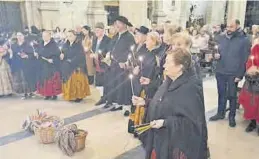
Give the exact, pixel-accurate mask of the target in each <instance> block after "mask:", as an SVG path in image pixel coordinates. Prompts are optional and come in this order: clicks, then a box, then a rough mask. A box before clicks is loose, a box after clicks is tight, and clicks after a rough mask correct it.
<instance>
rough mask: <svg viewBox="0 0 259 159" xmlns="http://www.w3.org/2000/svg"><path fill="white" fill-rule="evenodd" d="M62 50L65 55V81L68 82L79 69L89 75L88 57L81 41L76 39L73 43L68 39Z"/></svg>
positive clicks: (63, 68)
mask: <svg viewBox="0 0 259 159" xmlns="http://www.w3.org/2000/svg"><path fill="white" fill-rule="evenodd" d="M62 51H63V53H64V55H65V57H64V59H63V60H62V64H61V70H62V71H61V72H62V78H63V82H66V81H67V80H68V79H69V77H70V76H71V75H72V73H73V72H74V71H77V70H80V71H81V72H82V73H84V74H85V75H87V69H86V58H85V54H84V50H83V46H82V44H81V42H80V41H77V40H76V41H75V42H74V43H73V44H72V45H70V42H69V41H67V43H65V44H64V46H63V49H62Z"/></svg>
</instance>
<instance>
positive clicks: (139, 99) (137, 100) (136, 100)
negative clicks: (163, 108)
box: [132, 96, 146, 106]
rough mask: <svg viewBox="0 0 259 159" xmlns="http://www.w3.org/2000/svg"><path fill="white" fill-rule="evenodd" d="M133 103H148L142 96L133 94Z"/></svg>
mask: <svg viewBox="0 0 259 159" xmlns="http://www.w3.org/2000/svg"><path fill="white" fill-rule="evenodd" d="M132 104H133V105H135V106H136V105H143V106H144V105H146V101H145V99H143V98H141V97H137V96H132Z"/></svg>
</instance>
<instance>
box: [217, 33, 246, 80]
mask: <svg viewBox="0 0 259 159" xmlns="http://www.w3.org/2000/svg"><path fill="white" fill-rule="evenodd" d="M218 46H219V48H218V49H219V53H220V59H219V60H218V62H217V66H216V72H217V73H221V74H226V75H231V76H235V77H237V78H240V79H242V78H243V76H244V74H245V69H246V67H245V66H246V61H247V58H248V56H249V53H250V46H251V45H250V41H249V39H248V37H247V36H246V35H245V34H244V33H243V32H242V31H239V30H237V31H236V32H234V33H233V34H232V35H226V34H224V35H221V36H220V37H219V39H218Z"/></svg>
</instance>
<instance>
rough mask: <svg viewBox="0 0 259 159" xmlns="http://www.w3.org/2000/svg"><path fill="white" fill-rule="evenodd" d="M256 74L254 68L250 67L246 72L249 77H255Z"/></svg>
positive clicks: (255, 68) (256, 71)
mask: <svg viewBox="0 0 259 159" xmlns="http://www.w3.org/2000/svg"><path fill="white" fill-rule="evenodd" d="M256 73H258V69H257V67H256V66H251V67H250V68H249V69H248V70H247V74H248V75H250V76H253V75H255V74H256Z"/></svg>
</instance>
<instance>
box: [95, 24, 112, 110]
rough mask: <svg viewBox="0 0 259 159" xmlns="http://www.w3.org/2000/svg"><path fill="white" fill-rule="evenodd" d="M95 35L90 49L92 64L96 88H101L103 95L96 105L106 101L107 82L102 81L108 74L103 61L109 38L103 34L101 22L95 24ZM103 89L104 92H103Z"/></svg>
mask: <svg viewBox="0 0 259 159" xmlns="http://www.w3.org/2000/svg"><path fill="white" fill-rule="evenodd" d="M94 32H95V37H94V38H93V44H92V50H93V52H94V54H93V57H94V64H95V68H96V78H95V85H96V86H97V87H98V88H101V89H100V91H101V95H102V94H103V95H104V96H103V97H102V98H101V99H100V100H99V101H98V102H97V103H96V105H97V106H98V105H101V104H104V103H105V102H106V99H105V94H107V92H108V90H109V85H108V83H105V82H104V81H106V80H108V79H107V78H108V74H109V67H108V65H107V64H106V63H105V62H104V61H103V59H104V58H105V56H106V54H107V52H108V51H109V48H110V47H109V46H110V41H111V39H110V38H109V37H108V36H107V35H105V28H104V24H103V23H102V22H98V23H96V25H95V30H94ZM103 90H104V92H103Z"/></svg>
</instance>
